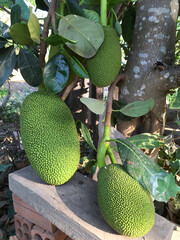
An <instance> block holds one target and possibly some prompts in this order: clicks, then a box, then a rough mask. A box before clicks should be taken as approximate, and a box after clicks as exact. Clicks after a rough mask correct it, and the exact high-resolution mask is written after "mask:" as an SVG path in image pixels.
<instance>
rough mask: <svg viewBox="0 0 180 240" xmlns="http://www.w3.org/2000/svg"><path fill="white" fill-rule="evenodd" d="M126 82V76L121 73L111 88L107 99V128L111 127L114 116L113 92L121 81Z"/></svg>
mask: <svg viewBox="0 0 180 240" xmlns="http://www.w3.org/2000/svg"><path fill="white" fill-rule="evenodd" d="M120 80H122V81H125V80H126V74H125V73H120V74H119V75H118V76H117V78H116V79H115V80H114V82H113V83H112V84H111V86H110V87H109V91H108V97H107V107H106V116H105V123H104V125H105V126H111V114H112V101H113V92H114V88H115V86H116V84H117V83H118V82H119V81H120Z"/></svg>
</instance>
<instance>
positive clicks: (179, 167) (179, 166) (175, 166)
mask: <svg viewBox="0 0 180 240" xmlns="http://www.w3.org/2000/svg"><path fill="white" fill-rule="evenodd" d="M170 166H171V172H172V174H173V175H175V174H176V173H178V172H179V171H180V159H176V160H175V161H170Z"/></svg>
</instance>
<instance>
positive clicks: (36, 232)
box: [31, 225, 71, 240]
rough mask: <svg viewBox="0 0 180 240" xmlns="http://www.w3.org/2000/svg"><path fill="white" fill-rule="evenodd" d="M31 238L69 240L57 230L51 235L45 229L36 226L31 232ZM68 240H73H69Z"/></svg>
mask: <svg viewBox="0 0 180 240" xmlns="http://www.w3.org/2000/svg"><path fill="white" fill-rule="evenodd" d="M31 236H32V239H33V240H36V239H38V240H65V239H66V238H67V235H66V234H65V233H63V232H62V231H60V230H59V229H57V230H56V231H55V232H54V233H50V232H48V231H45V230H44V229H42V228H40V227H38V226H36V225H35V226H34V227H33V228H32V230H31ZM68 240H71V239H70V238H68Z"/></svg>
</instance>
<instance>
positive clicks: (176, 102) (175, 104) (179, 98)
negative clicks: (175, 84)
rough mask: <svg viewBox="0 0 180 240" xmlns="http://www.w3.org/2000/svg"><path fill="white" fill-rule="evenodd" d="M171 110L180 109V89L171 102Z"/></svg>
mask: <svg viewBox="0 0 180 240" xmlns="http://www.w3.org/2000/svg"><path fill="white" fill-rule="evenodd" d="M169 108H172V109H173V108H176V109H180V88H179V89H178V90H177V91H176V93H175V94H174V96H173V97H172V100H171V101H170V104H169Z"/></svg>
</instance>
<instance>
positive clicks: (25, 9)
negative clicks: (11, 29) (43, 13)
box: [15, 0, 29, 20]
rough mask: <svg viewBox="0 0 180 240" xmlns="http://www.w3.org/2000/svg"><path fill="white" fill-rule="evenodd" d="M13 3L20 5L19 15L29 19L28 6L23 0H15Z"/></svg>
mask: <svg viewBox="0 0 180 240" xmlns="http://www.w3.org/2000/svg"><path fill="white" fill-rule="evenodd" d="M15 3H16V4H18V5H20V7H21V17H22V18H23V19H26V20H28V19H29V8H28V6H27V5H26V3H25V1H22V0H16V1H15Z"/></svg>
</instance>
